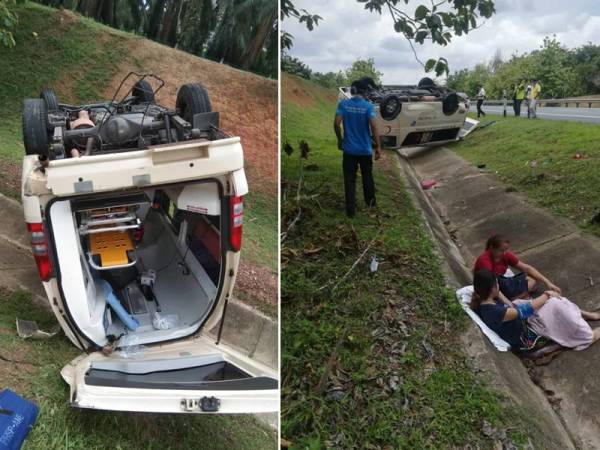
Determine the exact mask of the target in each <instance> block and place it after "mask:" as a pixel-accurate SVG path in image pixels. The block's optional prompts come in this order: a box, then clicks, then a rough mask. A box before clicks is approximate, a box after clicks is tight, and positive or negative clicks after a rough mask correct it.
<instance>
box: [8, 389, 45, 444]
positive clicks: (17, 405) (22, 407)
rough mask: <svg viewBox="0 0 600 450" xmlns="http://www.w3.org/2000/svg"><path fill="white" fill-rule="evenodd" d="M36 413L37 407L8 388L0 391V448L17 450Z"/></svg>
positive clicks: (31, 425)
mask: <svg viewBox="0 0 600 450" xmlns="http://www.w3.org/2000/svg"><path fill="white" fill-rule="evenodd" d="M37 415H38V407H37V406H36V405H34V404H33V403H31V402H28V401H27V400H25V399H23V398H21V397H19V396H18V395H17V394H15V393H14V392H13V391H11V390H10V389H5V390H4V391H2V392H0V450H18V449H20V448H21V445H22V444H23V441H24V440H25V438H26V437H27V433H29V430H30V429H31V427H33V424H34V423H35V419H36V418H37Z"/></svg>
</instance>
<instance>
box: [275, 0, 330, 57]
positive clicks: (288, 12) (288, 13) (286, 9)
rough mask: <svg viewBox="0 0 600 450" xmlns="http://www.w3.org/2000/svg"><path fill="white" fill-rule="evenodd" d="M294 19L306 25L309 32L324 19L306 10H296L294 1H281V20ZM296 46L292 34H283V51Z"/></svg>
mask: <svg viewBox="0 0 600 450" xmlns="http://www.w3.org/2000/svg"><path fill="white" fill-rule="evenodd" d="M289 17H293V18H294V19H296V20H298V22H300V23H303V24H305V25H306V28H307V29H308V31H312V30H313V29H314V27H315V26H317V25H319V20H323V18H322V17H321V16H319V15H317V14H311V13H309V12H308V11H307V10H306V9H300V10H298V9H296V7H295V6H294V3H293V2H292V0H282V1H281V20H283V19H286V18H289ZM293 45H294V37H293V36H292V35H291V34H290V33H286V32H283V33H282V35H281V49H282V50H284V49H287V50H289V49H291V48H292V46H293Z"/></svg>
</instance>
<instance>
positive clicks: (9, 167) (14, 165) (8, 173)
mask: <svg viewBox="0 0 600 450" xmlns="http://www.w3.org/2000/svg"><path fill="white" fill-rule="evenodd" d="M0 166H2V176H1V177H0V192H1V193H3V194H4V195H6V196H8V197H12V198H19V197H20V196H21V163H20V162H15V161H13V160H11V159H8V158H0Z"/></svg>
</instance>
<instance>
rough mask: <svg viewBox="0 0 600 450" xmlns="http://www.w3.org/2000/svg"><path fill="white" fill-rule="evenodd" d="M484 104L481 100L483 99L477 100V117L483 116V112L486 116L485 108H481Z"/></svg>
mask: <svg viewBox="0 0 600 450" xmlns="http://www.w3.org/2000/svg"><path fill="white" fill-rule="evenodd" d="M482 105H483V100H481V99H479V100H477V118H479V116H481V115H482V114H483V115H484V116H485V113H484V112H483V109H481V106H482Z"/></svg>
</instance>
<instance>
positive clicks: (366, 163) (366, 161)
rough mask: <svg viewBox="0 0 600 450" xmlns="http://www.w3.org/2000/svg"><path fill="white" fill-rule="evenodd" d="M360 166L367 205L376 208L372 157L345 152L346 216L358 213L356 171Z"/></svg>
mask: <svg viewBox="0 0 600 450" xmlns="http://www.w3.org/2000/svg"><path fill="white" fill-rule="evenodd" d="M358 166H360V174H361V176H362V185H363V194H364V196H365V203H366V204H367V205H369V206H375V203H376V202H375V182H374V181H373V157H372V155H360V156H358V155H351V154H349V153H346V152H344V161H343V168H344V190H345V192H346V214H347V215H349V216H353V215H354V214H355V212H356V171H357V169H358Z"/></svg>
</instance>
